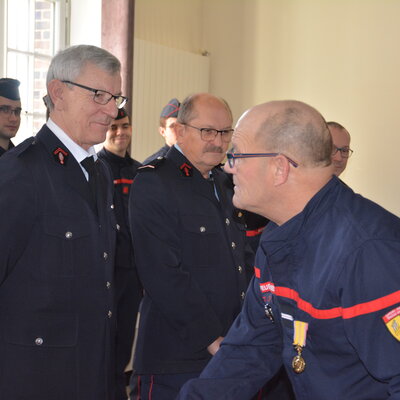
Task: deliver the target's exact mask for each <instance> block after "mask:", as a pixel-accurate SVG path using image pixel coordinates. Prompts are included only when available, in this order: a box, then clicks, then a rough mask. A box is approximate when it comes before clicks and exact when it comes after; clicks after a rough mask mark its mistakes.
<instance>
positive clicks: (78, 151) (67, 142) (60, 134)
mask: <svg viewBox="0 0 400 400" xmlns="http://www.w3.org/2000/svg"><path fill="white" fill-rule="evenodd" d="M46 125H47V126H48V128H49V129H50V130H51V131H52V132H53V133H54V134H55V135H56V136H57V138H58V139H59V140H60V142H61V143H62V144H63V145H64V146H65V147H66V148H67V149H68V150H69V151H70V153H71V154H72V155H73V156H74V158H75V160H76V161H78V163H79V165H80V163H81V161H83V160H84V159H85V158H86V157H90V156H93V158H94V160H95V161H96V160H97V154H96V151H95V149H94V147H93V146H92V147H89V149H88V150H87V151H86V150H85V149H84V148H82V147H81V146H79V145H78V144H77V143H75V142H74V141H73V140H72V139H71V138H70V137H69V136H68V135H67V134H66V133H65V132H64V131H63V130H62V129H61V128H60V127H59V126H58V125H57V124H56V123H55V122H54V121H52V120H51V118H49V119H48V120H47V122H46ZM82 170H83V169H82Z"/></svg>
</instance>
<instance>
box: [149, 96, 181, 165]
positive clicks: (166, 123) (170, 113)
mask: <svg viewBox="0 0 400 400" xmlns="http://www.w3.org/2000/svg"><path fill="white" fill-rule="evenodd" d="M180 105H181V103H179V100H178V99H171V100H170V101H169V102H168V104H167V105H166V106H165V107H164V108H163V109H162V111H161V115H160V127H159V128H158V131H159V133H160V135H161V136H162V137H163V138H164V140H165V145H164V146H163V147H161V148H160V149H159V150H157V151H156V152H155V153H154V154H152V155H151V156H149V157H147V158H146V159H145V160H144V161H143V165H146V164H148V163H149V162H150V161H152V160H154V159H156V158H157V157H164V156H165V155H166V154H167V153H168V151H169V149H170V148H171V146H173V145H174V144H175V143H176V132H175V123H176V118H177V117H178V112H179V107H180Z"/></svg>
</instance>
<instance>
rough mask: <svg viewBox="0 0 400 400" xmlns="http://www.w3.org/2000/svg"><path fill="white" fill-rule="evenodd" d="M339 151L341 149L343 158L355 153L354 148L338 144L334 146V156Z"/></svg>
mask: <svg viewBox="0 0 400 400" xmlns="http://www.w3.org/2000/svg"><path fill="white" fill-rule="evenodd" d="M338 151H340V155H341V156H342V157H343V158H349V157H351V155H352V154H353V150H352V149H350V148H349V147H336V146H333V151H332V155H333V156H334V155H335V154H336V153H337V152H338Z"/></svg>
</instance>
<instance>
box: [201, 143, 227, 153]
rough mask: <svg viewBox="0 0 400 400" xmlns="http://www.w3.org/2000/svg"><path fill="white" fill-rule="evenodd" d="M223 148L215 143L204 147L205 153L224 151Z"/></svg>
mask: <svg viewBox="0 0 400 400" xmlns="http://www.w3.org/2000/svg"><path fill="white" fill-rule="evenodd" d="M223 152H224V151H223V149H222V147H220V146H214V145H213V144H210V145H208V146H207V147H205V148H204V150H203V153H223Z"/></svg>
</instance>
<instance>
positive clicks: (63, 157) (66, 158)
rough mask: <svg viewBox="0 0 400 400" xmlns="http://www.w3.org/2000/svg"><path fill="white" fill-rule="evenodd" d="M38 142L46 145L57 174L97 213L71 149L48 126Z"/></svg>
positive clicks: (39, 135) (44, 127)
mask: <svg viewBox="0 0 400 400" xmlns="http://www.w3.org/2000/svg"><path fill="white" fill-rule="evenodd" d="M36 140H37V141H38V142H40V143H42V144H43V145H44V147H45V149H46V151H47V154H48V157H49V160H50V162H51V163H52V164H53V165H54V168H55V169H56V170H57V172H58V173H59V174H62V175H63V178H65V180H66V182H67V184H68V185H69V186H70V187H71V188H72V190H74V191H75V192H77V193H78V194H79V195H80V196H82V197H83V198H84V199H85V201H87V202H88V203H89V204H90V206H91V208H92V209H93V211H96V210H95V205H94V203H93V200H92V197H91V193H90V189H89V185H88V182H87V180H86V178H85V175H84V174H83V171H82V168H81V167H80V165H79V163H78V162H77V161H76V159H75V158H74V156H73V155H72V154H71V153H70V151H69V149H68V148H67V147H66V146H65V145H64V144H63V143H62V142H61V141H60V140H59V139H58V138H57V136H56V135H54V133H53V132H52V131H51V130H50V129H49V128H48V127H47V126H46V125H45V126H43V128H42V129H41V130H40V131H39V132H38V134H37V135H36ZM63 182H64V180H63Z"/></svg>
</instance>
